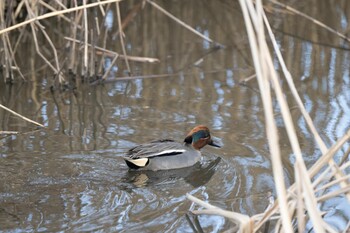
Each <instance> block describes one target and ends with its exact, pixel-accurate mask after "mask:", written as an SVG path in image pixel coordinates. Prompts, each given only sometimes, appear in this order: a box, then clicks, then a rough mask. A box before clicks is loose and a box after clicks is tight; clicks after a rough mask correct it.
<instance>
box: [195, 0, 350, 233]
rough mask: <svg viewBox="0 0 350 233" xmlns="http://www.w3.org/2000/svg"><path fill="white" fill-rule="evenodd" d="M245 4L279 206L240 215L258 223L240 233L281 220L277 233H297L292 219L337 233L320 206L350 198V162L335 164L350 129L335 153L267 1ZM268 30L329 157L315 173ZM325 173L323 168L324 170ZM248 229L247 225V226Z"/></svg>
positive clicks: (243, 1)
mask: <svg viewBox="0 0 350 233" xmlns="http://www.w3.org/2000/svg"><path fill="white" fill-rule="evenodd" d="M240 4H241V8H242V12H243V16H244V21H245V24H246V29H247V33H248V38H249V43H250V46H251V52H252V58H253V62H254V66H255V70H256V77H257V80H258V84H259V89H260V93H261V98H262V102H263V106H264V114H265V125H266V133H267V139H268V143H269V148H270V153H271V162H272V169H273V175H274V179H275V186H276V192H277V198H278V199H277V200H276V202H274V203H273V204H271V202H270V205H269V208H268V209H267V210H266V211H265V212H264V213H263V214H258V215H255V216H252V217H251V218H249V217H248V216H246V218H242V217H240V219H245V221H247V222H252V223H254V224H253V225H254V226H253V227H251V226H249V227H248V226H247V224H246V222H245V221H244V222H243V221H236V223H237V224H241V225H240V227H239V229H240V232H246V230H251V232H256V231H258V230H260V228H261V227H262V225H263V224H264V223H266V222H267V221H269V220H272V219H273V218H275V217H278V221H277V223H276V226H275V231H276V232H294V230H295V229H294V228H293V226H292V219H294V220H296V223H297V228H298V231H299V232H304V231H305V225H306V222H307V221H309V220H310V221H311V222H312V225H313V229H314V230H315V232H335V230H334V229H333V228H332V227H331V226H329V225H328V224H327V223H326V222H325V221H324V220H323V215H324V213H323V212H321V211H320V209H319V207H318V206H320V204H321V203H322V202H323V201H325V200H328V199H330V198H334V197H336V196H339V195H344V194H346V195H347V193H349V192H350V185H349V184H348V182H347V181H348V179H349V177H350V176H349V175H344V174H345V172H344V171H345V169H346V168H347V167H348V166H350V162H347V163H344V164H343V165H341V166H338V165H337V164H336V163H335V162H334V161H333V156H334V154H335V153H336V152H337V151H338V150H339V149H340V148H341V147H342V146H343V144H344V143H345V142H346V141H347V140H349V138H350V130H349V131H348V132H347V133H346V134H345V135H344V136H343V137H342V138H340V139H339V140H338V141H337V143H336V144H334V145H333V146H332V147H331V148H330V149H328V148H327V147H326V146H325V143H324V142H323V141H322V139H321V137H320V136H319V134H318V133H317V130H316V128H315V126H314V124H313V122H312V119H311V117H310V116H309V115H308V113H307V111H306V110H305V108H304V106H303V103H302V101H301V98H300V96H299V94H298V92H297V89H296V88H295V85H294V83H293V79H292V77H291V74H290V73H289V71H288V69H287V68H286V66H285V63H284V61H283V58H282V55H281V53H280V51H279V48H278V45H277V42H276V40H275V37H274V35H273V33H272V30H271V27H270V25H269V22H268V20H267V18H266V15H265V13H264V11H263V6H262V1H261V0H257V1H255V5H254V4H253V3H252V1H251V0H240ZM265 27H266V28H267V31H268V35H269V37H270V39H271V41H272V44H273V47H274V50H275V52H276V54H277V57H278V60H279V62H280V64H281V67H282V70H283V72H284V76H285V78H286V80H287V82H288V84H289V88H290V89H291V91H292V93H293V97H294V99H295V100H296V102H297V103H298V107H299V109H300V111H301V112H302V115H303V117H304V118H305V119H306V122H307V124H308V126H309V128H310V130H311V133H312V134H313V136H314V138H315V140H316V142H317V143H318V145H319V146H320V148H321V151H322V154H323V155H322V156H321V157H320V159H319V160H318V161H317V162H316V163H315V164H314V166H312V167H311V169H310V170H309V171H308V170H307V169H306V166H305V163H304V161H303V157H302V153H301V149H300V146H299V142H298V139H297V136H296V129H295V127H294V125H293V121H292V117H291V114H290V108H289V107H288V105H287V101H286V99H285V96H284V94H283V90H282V87H281V85H280V82H279V77H278V76H277V73H276V71H275V70H274V65H273V60H272V56H271V54H270V51H269V48H268V45H267V42H266V39H265V31H264V28H265ZM272 87H273V88H272ZM271 90H273V91H274V94H275V96H276V99H277V101H278V104H279V106H280V109H281V114H282V117H283V120H284V125H285V127H286V130H287V134H288V138H289V141H290V144H291V146H292V150H293V153H294V155H295V158H296V162H295V166H294V169H295V170H294V171H295V184H294V185H292V186H291V187H290V188H289V189H288V190H287V188H286V185H285V183H284V174H283V166H282V163H281V158H280V148H279V142H278V132H277V127H276V125H275V119H274V116H275V115H276V114H274V111H273V107H272V91H271ZM344 161H345V160H344ZM325 167H327V169H324V168H325ZM321 169H323V170H322V171H321ZM316 174H317V175H318V178H317V179H314V181H313V182H312V179H313V178H314V177H315V175H316ZM336 185H340V188H338V189H337V190H334V191H332V192H330V193H327V194H324V192H325V190H326V189H328V188H330V187H334V186H336ZM347 197H348V196H347ZM189 199H190V200H192V201H193V202H195V203H197V204H199V205H200V206H203V207H205V208H209V207H207V206H206V205H204V204H203V203H201V202H198V201H197V200H194V199H193V198H192V197H191V196H189ZM348 200H350V199H349V197H348ZM210 208H213V207H210ZM215 208H217V207H215ZM195 213H199V214H208V213H213V211H209V212H208V211H199V212H198V211H197V212H195ZM215 213H216V214H219V215H222V216H225V217H228V218H229V219H231V220H233V219H234V218H236V217H233V216H235V215H230V214H228V213H224V212H221V211H220V210H218V209H215ZM278 214H279V215H278ZM242 226H244V227H243V228H242Z"/></svg>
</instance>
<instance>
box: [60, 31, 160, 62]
mask: <svg viewBox="0 0 350 233" xmlns="http://www.w3.org/2000/svg"><path fill="white" fill-rule="evenodd" d="M64 39H66V40H69V41H73V42H75V43H81V41H79V40H77V39H74V38H70V37H64ZM88 46H89V47H92V45H91V44H88ZM95 49H96V50H97V51H100V52H103V53H105V55H106V56H110V57H113V58H114V57H115V56H119V57H120V58H125V57H126V58H127V59H128V60H130V61H136V62H149V63H157V62H159V59H158V58H152V57H137V56H129V55H127V56H125V55H122V54H118V53H117V52H113V51H111V50H107V49H104V48H101V47H98V46H95Z"/></svg>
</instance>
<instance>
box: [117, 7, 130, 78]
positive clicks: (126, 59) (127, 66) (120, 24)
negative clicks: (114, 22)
mask: <svg viewBox="0 0 350 233" xmlns="http://www.w3.org/2000/svg"><path fill="white" fill-rule="evenodd" d="M116 7H117V19H118V27H119V39H120V44H121V47H122V50H123V54H124V60H125V64H126V68H127V69H128V72H129V75H131V69H130V65H129V61H128V57H127V55H126V50H125V45H124V38H123V28H122V20H121V16H120V9H119V2H117V3H116Z"/></svg>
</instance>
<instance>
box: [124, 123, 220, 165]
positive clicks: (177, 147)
mask: <svg viewBox="0 0 350 233" xmlns="http://www.w3.org/2000/svg"><path fill="white" fill-rule="evenodd" d="M206 145H210V146H215V147H220V146H219V145H217V144H216V143H214V141H213V140H212V138H211V136H210V132H209V129H208V128H207V127H206V126H204V125H198V126H196V127H194V128H193V129H192V130H191V131H190V132H189V133H188V134H187V136H186V138H185V140H184V142H183V143H180V142H176V141H174V140H171V139H161V140H156V141H152V142H149V143H145V144H141V145H138V146H136V147H134V148H131V149H130V150H129V151H128V152H127V153H126V156H125V157H124V160H125V162H126V164H127V165H128V167H129V168H131V169H142V170H167V169H176V168H183V167H190V166H193V165H194V164H196V163H197V162H199V161H200V160H201V157H202V156H201V152H200V151H199V150H200V149H201V148H203V147H204V146H206Z"/></svg>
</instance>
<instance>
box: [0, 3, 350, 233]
mask: <svg viewBox="0 0 350 233" xmlns="http://www.w3.org/2000/svg"><path fill="white" fill-rule="evenodd" d="M128 3H130V4H125V5H122V8H123V10H124V11H126V10H128V9H130V8H131V6H132V2H128ZM287 3H289V2H287ZM293 3H294V4H295V2H293ZM159 4H160V5H162V6H163V7H164V8H166V9H167V10H169V11H170V12H171V13H173V14H174V15H175V16H177V17H179V18H180V19H182V20H184V21H185V22H186V23H188V24H189V25H192V26H194V27H195V28H196V29H197V30H198V31H200V32H202V33H204V34H206V35H208V36H209V37H211V38H213V39H214V40H215V41H218V42H219V43H220V44H222V45H224V46H225V47H224V48H222V49H218V50H212V49H210V46H209V44H207V43H206V42H205V41H203V40H202V39H200V38H199V37H197V36H195V35H193V34H192V33H190V32H189V31H187V30H186V29H183V28H182V27H181V26H179V25H178V24H176V23H174V22H173V21H172V20H170V19H168V18H166V17H165V16H164V15H163V14H161V13H159V12H158V11H157V10H155V9H154V8H152V7H151V6H150V5H146V7H145V8H144V9H143V10H141V11H140V12H139V13H138V15H137V16H136V17H135V18H134V21H133V22H132V23H130V25H129V26H128V27H127V28H126V29H125V35H126V42H127V45H126V47H127V52H128V54H132V55H135V56H148V57H157V58H159V59H160V60H161V63H159V64H140V63H132V64H131V65H132V70H133V71H134V73H135V74H139V75H148V74H164V73H174V74H176V75H174V76H171V77H162V78H153V79H136V80H132V81H117V82H111V83H107V84H104V85H98V86H89V85H87V84H81V85H80V86H79V88H78V89H77V91H76V92H75V93H74V94H73V93H72V92H64V93H59V92H57V91H56V92H54V93H52V92H50V90H49V87H50V85H51V83H52V79H51V77H50V75H51V73H50V72H51V71H50V70H49V69H48V68H45V67H44V68H41V69H40V66H42V61H41V60H40V58H38V57H37V56H35V55H33V52H34V49H33V48H34V45H33V44H32V43H31V42H27V43H25V44H23V45H21V46H22V52H23V55H22V59H20V63H21V64H22V65H23V66H24V71H25V73H26V77H27V78H28V80H32V81H29V82H27V83H21V82H20V81H17V82H16V83H15V84H14V85H5V84H3V83H1V85H0V103H1V104H3V105H5V106H7V107H9V108H11V109H13V110H15V111H17V112H18V113H21V114H23V115H25V116H27V117H29V118H31V119H33V120H35V121H38V122H41V123H43V124H44V125H45V126H46V127H47V128H46V129H40V130H36V128H35V127H34V126H33V125H32V124H30V123H27V122H25V121H23V120H21V119H19V118H17V117H15V116H13V115H11V114H10V113H8V112H6V111H4V110H0V122H1V127H0V130H12V131H19V132H20V133H21V134H19V135H12V136H1V138H0V148H1V151H0V230H1V231H4V232H23V231H26V232H59V231H67V232H78V231H99V232H113V231H114V232H192V229H191V227H190V224H189V222H188V220H187V219H186V216H185V215H186V213H188V211H189V210H192V209H194V208H195V207H194V206H193V205H192V204H191V202H190V201H188V200H187V199H186V193H191V194H192V195H194V196H196V197H199V198H201V199H202V200H206V201H209V202H210V203H212V204H214V205H216V206H219V207H221V208H224V209H227V210H233V211H236V212H240V213H243V214H248V215H254V214H257V213H260V212H262V211H264V210H265V208H266V207H267V205H268V204H269V200H268V196H269V193H272V194H273V195H275V189H274V180H273V176H272V169H271V163H270V159H269V151H268V146H267V141H266V136H265V128H264V117H263V109H262V105H261V100H260V95H259V91H258V85H257V82H256V80H255V79H253V80H250V81H248V82H247V84H246V85H241V84H240V80H242V79H244V78H246V77H248V76H250V75H252V74H254V69H253V67H252V61H251V58H250V50H249V45H248V41H247V37H246V32H245V28H244V23H243V20H242V15H241V13H240V8H239V5H238V4H237V3H236V2H234V3H231V1H220V2H217V1H215V2H214V1H194V0H193V1H160V2H159ZM299 4H300V5H294V6H295V7H296V8H297V9H299V10H301V11H303V12H304V13H307V14H309V15H311V16H313V17H315V18H317V19H319V20H321V21H322V22H324V23H326V24H327V25H329V26H331V27H332V28H334V29H336V30H337V31H346V29H347V28H348V27H349V21H348V16H349V12H350V5H349V4H347V1H346V0H343V1H322V3H320V2H318V1H315V0H314V1H308V3H299ZM112 13H113V12H112ZM109 17H113V14H112V15H110V16H109ZM270 19H271V24H272V25H273V27H274V30H275V33H276V37H277V39H278V41H279V44H280V46H281V48H282V51H283V55H284V58H285V61H286V63H287V65H288V67H289V70H290V72H291V73H292V75H293V78H294V81H295V84H296V86H297V88H298V91H299V93H300V95H301V98H302V100H303V102H304V104H305V106H306V109H307V110H308V111H309V113H310V115H311V117H312V119H313V120H314V123H315V125H316V128H317V129H318V130H319V132H320V134H321V136H322V138H323V139H324V141H325V142H326V144H327V145H328V146H331V145H332V144H333V143H334V142H335V141H336V140H337V139H338V138H339V137H341V136H342V135H343V134H344V132H345V131H346V130H348V129H349V126H350V117H349V116H350V105H349V103H350V79H349V70H350V57H349V55H350V54H349V50H348V48H349V46H348V44H347V43H345V42H343V41H342V40H340V39H339V38H338V37H337V36H335V35H333V34H331V33H328V32H325V30H324V29H320V28H319V27H317V26H315V25H314V24H312V23H310V22H309V21H306V20H303V19H302V18H301V17H300V16H294V15H290V14H287V15H286V14H283V13H281V14H274V15H270ZM63 26H64V25H61V24H58V26H57V27H56V28H54V29H52V30H53V32H52V33H57V31H55V30H60V29H61V28H62V29H64V27H63ZM113 27H117V26H116V25H113ZM48 30H49V29H48ZM62 33H64V32H62ZM111 34H112V33H111ZM57 43H58V44H61V45H62V46H63V45H64V39H62V38H60V37H57ZM118 46H119V41H118V39H115V40H113V39H111V40H110V41H109V48H110V49H114V50H118ZM62 53H63V52H62ZM63 55H64V54H63ZM63 55H62V54H61V56H63ZM23 58H25V59H23ZM199 59H203V61H202V62H200V63H199V64H197V63H196V61H198V60H199ZM276 69H277V70H279V66H278V65H276ZM125 73H126V72H125V67H124V66H123V64H122V61H120V62H119V63H118V64H117V65H116V66H115V69H114V72H112V73H111V75H110V77H112V78H113V77H118V76H119V77H120V76H125ZM17 80H19V78H18V79H17ZM281 82H283V83H284V81H283V80H282V81H281ZM285 91H286V96H287V98H288V100H289V103H290V107H291V108H293V106H295V103H294V102H293V101H292V98H291V94H290V92H289V90H288V89H287V88H286V85H285ZM276 110H277V112H278V106H277V105H276ZM292 114H293V117H294V119H295V125H296V126H297V127H298V128H299V131H298V136H299V140H300V144H301V147H302V151H303V153H304V159H305V161H306V163H307V165H308V166H310V165H311V164H313V163H314V161H316V160H317V158H318V157H319V156H320V151H319V149H318V147H317V146H316V145H315V143H314V141H313V139H312V136H311V134H310V133H309V130H308V128H307V127H306V124H305V121H304V120H303V119H302V118H301V115H300V113H299V111H298V110H297V109H295V108H293V110H292ZM277 117H278V115H277ZM277 123H278V126H279V130H280V141H281V145H282V147H281V149H282V155H283V162H284V166H285V181H286V183H287V184H288V185H289V184H291V183H292V182H293V176H294V174H293V162H294V156H293V154H292V152H291V149H290V146H289V143H288V139H287V136H286V133H285V130H284V127H283V122H282V120H281V119H280V118H278V120H277ZM197 124H205V125H207V126H208V127H209V128H210V129H211V131H212V134H213V135H214V136H216V137H218V138H219V139H220V141H221V143H222V144H223V147H222V148H221V149H217V148H209V147H206V148H204V150H203V154H204V155H205V156H204V157H205V158H204V161H203V162H202V164H199V165H197V166H194V167H192V168H186V169H180V170H174V171H162V172H130V171H129V170H128V169H127V166H126V165H125V164H124V162H123V159H122V158H121V156H122V155H123V153H124V152H125V151H126V150H127V149H128V148H130V147H132V146H135V145H137V144H138V143H142V142H147V141H149V140H153V139H157V138H173V139H177V140H180V141H181V140H183V139H184V137H185V135H186V134H187V132H188V131H189V130H190V129H191V128H192V127H193V126H195V125H197ZM348 147H349V144H347V145H346V146H345V147H344V148H343V150H344V151H345V150H346V149H347V148H348ZM344 151H343V152H344ZM322 209H323V210H324V211H327V214H326V215H325V219H326V220H327V222H329V223H330V224H332V226H334V228H335V229H337V230H342V229H344V228H345V226H346V224H347V222H348V221H349V219H350V212H349V210H350V207H349V205H348V204H347V202H346V201H345V199H344V198H343V197H339V198H336V199H332V200H330V201H328V202H326V204H325V205H324V206H322ZM199 221H200V224H201V226H202V227H203V229H204V230H205V231H206V232H218V231H222V230H225V229H229V228H230V227H232V224H231V223H230V222H228V221H226V220H225V219H224V218H221V217H217V216H200V217H199ZM310 227H311V226H309V229H310Z"/></svg>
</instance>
